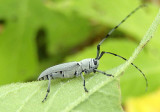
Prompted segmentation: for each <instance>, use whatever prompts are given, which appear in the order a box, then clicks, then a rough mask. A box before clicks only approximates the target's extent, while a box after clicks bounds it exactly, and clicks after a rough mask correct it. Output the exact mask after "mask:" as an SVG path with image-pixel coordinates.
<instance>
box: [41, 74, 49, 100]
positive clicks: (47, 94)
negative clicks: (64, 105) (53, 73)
mask: <svg viewBox="0 0 160 112" xmlns="http://www.w3.org/2000/svg"><path fill="white" fill-rule="evenodd" d="M48 80H49V83H48V89H47V93H46V96H45V98H44V99H43V101H42V102H44V101H45V100H46V99H47V96H48V93H49V92H50V85H51V77H50V75H48Z"/></svg>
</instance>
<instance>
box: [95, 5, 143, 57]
mask: <svg viewBox="0 0 160 112" xmlns="http://www.w3.org/2000/svg"><path fill="white" fill-rule="evenodd" d="M144 6H146V5H145V4H142V5H140V6H138V7H137V8H136V9H134V10H133V11H132V12H131V13H130V14H128V15H127V16H126V17H125V18H124V19H123V20H122V21H121V22H120V23H119V24H118V25H117V26H115V27H114V28H113V29H112V30H110V32H109V33H108V34H107V35H106V36H105V38H104V39H103V40H101V42H100V43H99V44H98V45H97V56H96V59H98V57H99V53H100V46H101V44H102V43H103V42H104V41H105V40H106V38H107V37H109V36H110V35H111V34H112V33H113V32H114V31H115V30H116V29H117V28H118V27H119V26H120V25H121V24H122V23H123V22H125V21H126V20H127V19H128V18H129V17H130V16H131V15H132V14H134V13H135V12H136V11H137V10H138V9H140V8H142V7H144Z"/></svg>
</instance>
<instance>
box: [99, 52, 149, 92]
mask: <svg viewBox="0 0 160 112" xmlns="http://www.w3.org/2000/svg"><path fill="white" fill-rule="evenodd" d="M105 53H106V54H111V55H114V56H117V57H120V58H121V59H123V60H125V61H128V60H127V59H126V58H124V57H122V56H120V55H117V54H115V53H111V52H105V51H102V52H101V54H100V56H99V57H98V60H99V59H100V58H101V57H102V56H103V55H104V54H105ZM131 65H133V66H134V67H135V68H136V69H138V71H139V72H140V73H141V74H142V75H143V77H144V79H145V81H146V91H147V89H148V80H147V78H146V76H145V74H144V73H143V72H142V70H141V69H139V68H138V67H137V66H136V65H135V64H133V63H131Z"/></svg>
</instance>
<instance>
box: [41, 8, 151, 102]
mask: <svg viewBox="0 0 160 112" xmlns="http://www.w3.org/2000/svg"><path fill="white" fill-rule="evenodd" d="M143 6H145V5H140V6H138V7H137V8H136V9H134V10H133V11H132V12H131V13H130V14H129V15H128V16H126V17H125V18H124V19H123V20H122V21H121V22H120V23H119V24H118V25H117V26H115V27H114V28H113V29H112V30H111V31H110V32H109V33H108V34H107V35H106V36H105V38H104V39H103V40H101V42H100V43H99V44H98V45H97V56H96V58H88V59H83V60H81V61H80V62H69V63H63V64H59V65H55V66H52V67H50V68H47V69H46V70H44V71H43V72H42V73H41V74H40V76H39V77H38V80H49V83H48V89H47V93H46V96H45V98H44V99H43V101H42V102H44V101H45V100H46V99H47V96H48V94H49V92H50V85H51V79H55V78H72V77H78V76H81V78H82V80H83V86H84V90H85V92H88V90H87V88H86V86H85V79H84V76H83V74H82V73H85V74H89V73H91V72H94V73H95V72H99V73H101V74H104V75H106V76H112V77H114V76H113V75H112V74H107V73H105V72H103V71H100V70H98V69H97V68H98V65H99V60H100V59H101V57H102V56H103V55H104V54H111V55H114V56H117V57H120V58H121V59H123V60H125V61H127V59H126V58H124V57H122V56H120V55H117V54H115V53H111V52H105V51H102V52H101V53H100V46H101V44H102V43H103V42H104V41H105V39H106V38H107V37H109V36H110V35H111V34H112V33H113V32H114V31H115V30H116V29H117V28H118V27H119V26H120V25H121V24H122V23H123V22H124V21H126V19H127V18H129V17H130V16H131V15H132V14H133V13H135V12H136V11H137V10H138V9H140V8H141V7H143ZM131 64H132V65H133V66H134V67H135V68H136V69H137V70H139V72H141V74H142V75H143V76H144V78H145V81H146V88H147V87H148V81H147V78H146V76H145V74H144V73H143V72H142V71H141V70H140V69H139V68H138V67H137V66H136V65H134V64H133V63H131Z"/></svg>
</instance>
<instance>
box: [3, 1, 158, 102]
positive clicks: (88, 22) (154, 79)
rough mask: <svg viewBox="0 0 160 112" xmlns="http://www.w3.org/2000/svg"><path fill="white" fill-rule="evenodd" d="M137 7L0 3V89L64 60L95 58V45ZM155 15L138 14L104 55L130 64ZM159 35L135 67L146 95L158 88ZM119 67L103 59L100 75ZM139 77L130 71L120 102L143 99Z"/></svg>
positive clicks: (99, 3)
mask: <svg viewBox="0 0 160 112" xmlns="http://www.w3.org/2000/svg"><path fill="white" fill-rule="evenodd" d="M139 4H140V1H135V0H129V1H127V0H114V1H113V0H87V1H86V0H78V1H77V0H43V1H42V0H41V1H40V0H34V1H31V0H23V1H19V0H0V76H1V78H0V85H2V84H7V83H11V82H19V81H28V80H35V79H36V78H37V76H38V75H39V73H40V72H41V71H43V70H44V69H45V68H47V67H49V66H53V65H55V64H58V63H60V62H64V59H65V60H66V61H67V62H68V61H79V60H81V59H84V58H94V57H95V55H96V44H95V43H97V42H99V40H100V39H101V38H103V37H104V35H106V34H107V32H108V31H109V30H110V29H112V28H113V27H114V26H115V25H117V24H118V23H119V22H120V21H121V20H122V19H123V18H124V17H126V15H127V14H128V13H129V12H130V11H132V10H133V9H134V8H135V7H137V6H138V5H139ZM157 12H158V7H156V6H154V5H149V6H148V7H146V8H143V9H141V10H139V11H138V12H136V14H134V15H133V16H132V17H131V18H130V19H129V20H127V21H126V22H125V23H124V24H123V25H121V26H120V28H119V29H117V31H116V32H115V33H114V34H113V36H114V37H110V38H109V39H108V40H106V42H105V43H103V45H102V49H103V50H105V51H111V52H114V53H117V54H119V55H122V56H124V57H126V58H129V57H130V56H131V54H132V52H133V50H134V49H135V48H136V46H137V45H138V43H139V41H140V40H141V38H142V37H143V36H144V34H145V32H146V31H147V29H148V28H149V26H150V24H151V23H152V21H153V19H154V17H155V16H156V13H157ZM119 34H120V35H119ZM159 35H160V32H157V33H156V35H155V36H154V39H153V40H152V41H151V42H150V43H149V44H148V45H147V47H146V48H145V49H144V51H143V52H142V53H141V54H140V56H139V57H138V58H137V59H136V60H135V62H134V63H135V64H136V65H137V66H138V67H139V68H140V69H141V70H142V71H143V72H145V74H146V75H147V78H148V80H149V90H148V92H150V91H154V90H156V89H157V88H159V86H160V81H159V78H160V76H159V74H160V71H159V69H160V63H159V61H160V46H159V38H158V36H159ZM119 36H120V38H118V37H119ZM87 46H91V47H87ZM80 50H82V51H80ZM122 62H123V61H122V60H120V59H117V58H116V57H113V56H109V55H107V56H104V57H103V58H102V60H101V63H100V67H99V69H101V70H107V69H111V68H114V67H115V66H117V65H119V64H121V63H122ZM139 74H140V73H139V72H138V71H137V70H136V69H135V68H133V67H130V69H129V70H128V71H126V72H125V75H123V77H121V89H122V100H123V101H125V99H126V98H128V97H129V96H138V95H142V94H144V93H145V91H144V90H145V84H144V83H145V82H144V81H143V78H140V77H139Z"/></svg>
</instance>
